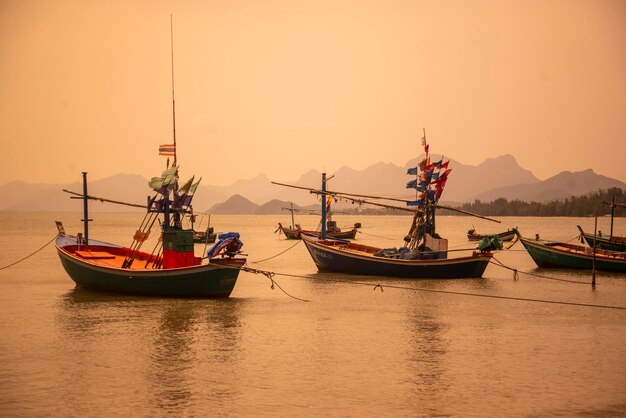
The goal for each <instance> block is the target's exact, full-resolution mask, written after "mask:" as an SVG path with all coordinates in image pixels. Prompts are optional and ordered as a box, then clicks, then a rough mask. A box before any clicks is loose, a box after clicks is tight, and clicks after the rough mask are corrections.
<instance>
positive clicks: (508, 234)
mask: <svg viewBox="0 0 626 418" xmlns="http://www.w3.org/2000/svg"><path fill="white" fill-rule="evenodd" d="M492 235H497V236H498V238H500V239H501V240H502V241H511V240H512V239H513V238H514V237H515V232H514V231H513V230H512V229H510V230H508V231H504V232H500V233H498V234H478V233H476V229H474V228H472V229H470V230H469V231H467V239H468V240H469V241H480V240H481V239H483V238H488V237H490V236H492Z"/></svg>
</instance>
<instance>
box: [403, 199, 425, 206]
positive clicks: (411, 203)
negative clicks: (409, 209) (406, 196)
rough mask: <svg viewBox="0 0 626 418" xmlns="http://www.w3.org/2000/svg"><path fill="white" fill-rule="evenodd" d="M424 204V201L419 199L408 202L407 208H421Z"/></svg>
mask: <svg viewBox="0 0 626 418" xmlns="http://www.w3.org/2000/svg"><path fill="white" fill-rule="evenodd" d="M422 203H424V201H423V200H422V199H418V200H410V201H408V202H406V205H407V206H421V205H422Z"/></svg>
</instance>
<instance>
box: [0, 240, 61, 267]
mask: <svg viewBox="0 0 626 418" xmlns="http://www.w3.org/2000/svg"><path fill="white" fill-rule="evenodd" d="M57 236H58V235H55V236H54V238H52V239H51V240H50V241H48V242H47V243H46V244H45V245H44V246H43V247H41V248H40V249H38V250H37V251H35V252H33V253H30V254H28V255H27V256H26V257H24V258H22V259H20V260H17V261H16V262H14V263H11V264H9V265H6V266H4V267H0V270H4V269H7V268H9V267H12V266H14V265H16V264H18V263H21V262H22V261H24V260H26V259H27V258H29V257H32V256H33V255H35V254H37V253H38V252H39V251H41V250H43V249H44V248H46V247H47V246H48V245H50V243H51V242H52V241H54V240H55V239H56V237H57Z"/></svg>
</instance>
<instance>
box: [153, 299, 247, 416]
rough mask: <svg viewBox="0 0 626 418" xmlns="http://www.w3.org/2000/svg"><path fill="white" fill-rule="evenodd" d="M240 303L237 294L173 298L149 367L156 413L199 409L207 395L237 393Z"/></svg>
mask: <svg viewBox="0 0 626 418" xmlns="http://www.w3.org/2000/svg"><path fill="white" fill-rule="evenodd" d="M239 305H240V302H239V301H237V300H234V299H226V300H217V301H213V300H212V301H207V300H176V301H171V302H170V304H169V305H168V307H167V308H166V309H165V310H164V311H163V313H162V315H161V317H160V321H159V324H158V327H157V328H156V330H155V332H154V335H153V344H152V352H151V355H150V360H151V361H150V363H149V364H148V368H147V371H146V373H147V376H148V380H149V381H150V385H151V387H152V389H151V394H152V396H153V405H154V407H155V409H156V410H157V411H155V412H163V411H166V412H168V413H172V412H174V413H175V412H182V411H187V412H188V411H193V410H194V409H195V407H197V406H198V405H199V404H200V403H201V402H202V401H204V400H206V398H209V397H210V398H211V401H212V402H215V403H220V402H221V401H220V399H224V400H223V402H226V400H225V398H229V397H232V396H233V393H232V390H233V389H236V388H237V385H233V384H232V381H231V380H229V379H235V378H236V376H235V375H236V370H237V367H238V366H237V365H236V364H234V363H236V353H237V352H238V351H240V340H241V322H240V319H239V315H240V313H239V312H238V310H239ZM225 376H227V378H226V379H225V378H224V377H225ZM215 384H217V385H218V386H219V385H223V387H224V388H228V390H224V389H222V390H220V389H219V387H215ZM209 388H210V393H206V391H208V390H209ZM220 392H226V393H225V394H224V393H220ZM224 395H227V396H224ZM198 412H200V411H198Z"/></svg>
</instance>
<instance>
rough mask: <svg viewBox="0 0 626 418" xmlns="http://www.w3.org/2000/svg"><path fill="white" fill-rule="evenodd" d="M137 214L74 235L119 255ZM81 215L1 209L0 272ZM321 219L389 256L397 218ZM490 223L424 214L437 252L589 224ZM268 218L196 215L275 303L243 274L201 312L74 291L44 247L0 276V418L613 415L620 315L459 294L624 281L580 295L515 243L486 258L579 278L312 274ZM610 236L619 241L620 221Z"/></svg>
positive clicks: (624, 289) (607, 301)
mask: <svg viewBox="0 0 626 418" xmlns="http://www.w3.org/2000/svg"><path fill="white" fill-rule="evenodd" d="M142 216H143V215H142V214H137V213H134V214H94V216H93V218H94V219H95V220H94V222H93V223H91V224H90V234H91V236H92V237H93V238H97V239H101V240H104V241H110V242H117V243H121V244H129V243H130V241H131V238H132V234H133V231H134V230H135V229H136V228H137V226H138V225H139V223H140V221H141V218H142ZM80 218H81V215H80V214H76V213H72V214H7V213H2V214H0V220H1V221H2V225H3V234H2V235H1V236H0V245H1V247H2V252H1V253H0V267H4V266H6V265H8V264H10V263H12V262H14V261H16V260H19V259H21V258H23V257H24V256H25V255H27V254H30V253H32V252H34V251H36V250H37V249H39V248H40V247H42V246H43V245H44V244H45V243H46V242H48V241H49V240H51V239H52V238H53V237H54V236H55V234H56V229H55V226H54V222H53V221H54V220H57V219H59V220H62V221H64V223H65V226H66V231H67V232H68V233H75V232H78V231H79V230H80V229H81V224H80V221H79V220H80ZM298 220H299V221H300V223H302V225H303V226H304V227H315V226H316V222H317V221H316V218H314V217H299V219H298ZM336 220H337V221H338V224H339V225H340V226H348V225H351V224H352V223H354V222H361V223H362V224H363V229H362V233H360V234H358V235H357V240H358V241H360V242H363V243H371V244H373V245H378V246H383V247H392V246H397V245H400V244H401V237H402V236H404V234H405V233H406V232H407V229H408V227H409V223H410V218H408V217H404V216H380V217H375V216H356V217H348V216H337V217H336ZM502 220H503V224H502V225H496V224H492V223H489V222H486V221H482V220H478V219H475V218H468V217H440V218H438V226H439V231H440V234H441V235H443V236H445V237H446V238H448V239H449V240H450V247H452V248H468V247H470V246H471V245H470V244H469V243H468V242H467V241H466V239H465V232H466V231H467V229H469V228H470V227H471V226H472V224H473V225H475V226H476V229H477V230H478V231H479V232H499V231H500V230H503V229H506V228H508V227H512V226H519V228H520V230H521V232H522V233H523V234H525V235H529V236H534V234H535V233H540V234H541V236H542V237H545V238H553V239H558V240H573V239H575V237H576V234H577V232H578V231H577V229H576V224H580V225H581V226H583V227H584V228H585V229H589V230H592V229H593V223H594V221H593V219H591V218H502ZM278 221H281V222H282V223H283V224H288V223H289V222H290V219H289V217H288V216H285V215H283V216H213V217H212V224H213V225H214V226H215V228H216V230H218V231H239V232H240V233H241V234H242V239H243V241H244V244H245V245H244V250H245V251H246V252H247V253H248V254H249V256H248V260H249V262H250V266H251V267H255V268H259V269H264V270H268V271H273V272H276V273H280V274H278V275H276V276H274V279H275V280H276V282H277V284H278V285H280V287H281V288H282V289H283V290H284V291H285V292H286V293H285V292H283V291H281V290H280V289H279V288H278V287H276V286H275V287H274V289H272V288H271V282H270V281H269V280H268V279H267V278H266V277H265V276H263V275H255V274H251V273H242V274H241V275H240V277H239V280H238V282H237V285H236V288H235V291H234V292H233V294H232V297H231V298H229V299H227V300H217V301H212V300H176V299H154V298H142V297H133V296H119V295H107V294H100V293H94V292H89V291H84V290H79V289H75V288H74V283H73V282H72V281H71V280H70V278H69V277H68V276H67V275H66V273H65V271H64V270H63V269H62V267H61V265H60V262H59V260H58V257H57V255H56V253H55V250H54V247H53V245H52V244H50V245H48V246H47V247H45V248H44V249H43V250H42V251H41V252H39V253H37V254H35V255H34V256H32V257H31V258H29V259H27V260H25V261H23V262H21V263H19V264H17V265H15V266H12V267H9V268H6V269H3V270H0V416H10V417H19V416H29V417H30V416H37V417H39V416H97V417H118V416H150V417H153V416H166V415H168V416H169V415H174V416H180V415H182V416H272V417H274V416H552V417H569V416H589V417H596V416H600V417H603V416H626V359H625V355H626V310H619V309H606V308H593V307H587V306H573V305H564V304H556V303H538V302H529V301H522V300H508V299H494V298H486V297H478V296H470V295H467V294H473V295H480V296H487V295H495V296H506V297H512V298H522V299H541V300H548V301H560V302H571V303H578V304H581V305H585V304H587V305H589V304H593V305H606V306H619V307H626V275H619V274H608V273H601V272H600V273H598V278H597V287H596V289H595V290H593V289H592V288H591V285H590V281H591V274H590V272H577V271H555V270H542V269H537V268H536V266H535V265H534V264H533V262H532V260H531V259H530V257H529V256H528V255H527V254H526V252H525V251H524V250H523V248H522V246H521V245H520V244H519V243H518V244H516V245H515V246H514V247H513V248H512V249H511V250H508V251H505V252H501V253H499V254H497V255H496V258H497V259H498V260H500V261H501V262H502V263H504V264H505V265H507V266H511V267H513V268H516V269H518V270H519V271H520V272H531V273H533V274H541V275H544V276H549V277H551V278H556V279H564V280H569V281H577V282H583V283H584V284H577V283H571V282H569V281H557V280H550V279H546V278H540V277H535V276H530V275H526V274H520V275H519V278H518V279H517V280H515V279H514V277H513V272H512V271H510V270H507V269H504V268H502V267H498V266H496V265H490V266H489V267H488V268H487V271H486V273H485V275H484V278H483V279H468V280H454V281H442V280H422V281H411V280H393V279H382V278H366V277H350V276H346V275H337V274H330V273H325V274H321V273H318V272H317V271H316V268H315V265H314V264H313V262H312V261H311V259H310V257H309V255H308V253H307V251H306V248H305V247H304V245H303V244H296V245H295V246H294V244H295V242H294V241H287V240H284V238H283V237H282V236H279V235H278V234H275V233H274V230H275V229H276V224H277V222H278ZM608 225H609V219H607V218H602V219H600V220H599V228H600V229H602V230H603V231H606V232H608V230H609V226H608ZM615 229H616V231H617V232H619V233H621V234H622V235H623V234H626V222H625V221H624V220H623V219H618V220H617V221H616V226H615ZM392 238H393V239H392ZM292 246H293V248H292ZM197 250H198V252H200V251H201V250H202V247H201V246H198V248H197ZM283 251H285V252H284V253H283V254H282V255H280V256H278V257H274V258H271V259H269V260H266V261H262V262H260V263H254V261H260V260H264V259H267V258H270V257H273V256H275V255H277V254H279V253H281V252H283ZM293 276H295V277H293ZM379 283H380V284H382V285H383V291H381V290H380V288H375V285H376V284H379ZM425 290H434V291H448V292H454V293H436V292H427V291H425ZM287 293H288V294H289V295H291V296H293V297H296V298H301V299H306V300H307V301H308V302H303V301H301V300H298V299H295V298H293V297H290V296H289V295H287Z"/></svg>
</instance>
